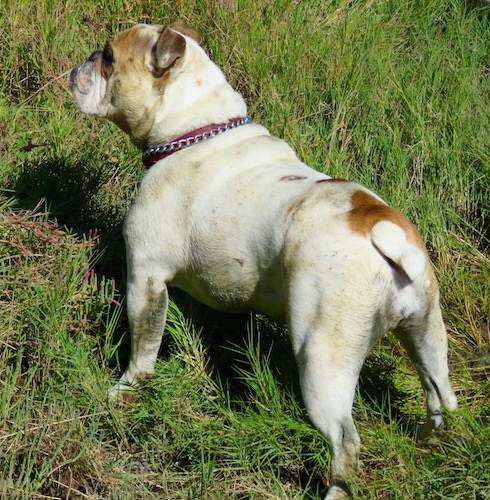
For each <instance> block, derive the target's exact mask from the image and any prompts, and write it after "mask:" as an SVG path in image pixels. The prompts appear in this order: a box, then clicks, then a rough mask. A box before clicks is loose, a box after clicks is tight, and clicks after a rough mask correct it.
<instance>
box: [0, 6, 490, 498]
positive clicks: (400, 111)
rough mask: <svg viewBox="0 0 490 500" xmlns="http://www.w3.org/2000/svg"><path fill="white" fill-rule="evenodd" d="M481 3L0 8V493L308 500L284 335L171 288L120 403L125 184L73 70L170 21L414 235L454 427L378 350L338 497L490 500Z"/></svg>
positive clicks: (314, 465) (306, 447)
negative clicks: (418, 431)
mask: <svg viewBox="0 0 490 500" xmlns="http://www.w3.org/2000/svg"><path fill="white" fill-rule="evenodd" d="M488 9H489V7H488V6H487V5H486V4H485V3H484V2H481V3H480V2H479V1H477V0H474V1H471V0H470V1H466V2H463V1H462V0H449V1H448V0H427V1H424V2H420V1H412V2H408V1H406V0H392V1H389V2H388V1H380V2H375V1H372V0H367V1H365V2H353V1H348V0H347V1H346V0H328V1H323V2H319V1H314V0H308V1H303V2H286V1H285V0H277V1H276V2H267V1H258V2H257V1H255V2H252V1H250V0H240V1H236V0H223V1H219V0H214V1H209V2H205V1H202V0H201V1H199V0H192V1H188V2H181V1H173V2H170V1H161V2H154V1H153V0H133V1H126V0H103V1H100V2H96V3H93V2H88V1H87V0H78V1H77V2H75V1H73V0H68V1H64V2H61V1H58V0H39V1H37V2H35V3H33V2H27V1H26V0H19V1H18V2H3V3H2V4H1V5H0V34H1V39H2V40H4V43H2V44H1V46H0V61H1V70H0V132H1V133H0V179H1V180H0V346H1V348H0V497H1V498H6V499H7V498H8V499H31V498H33V499H34V498H63V499H65V498H90V499H96V498H104V499H105V498H109V499H126V498H127V499H146V498H213V499H221V498H222V499H225V498H240V499H243V498H255V499H263V498H264V499H266V498H305V499H310V498H320V496H321V495H322V494H324V493H325V490H326V485H327V478H328V469H329V461H330V450H329V447H328V443H327V442H326V441H325V439H323V438H322V436H321V435H320V434H319V433H318V432H316V431H315V430H314V429H312V428H311V426H310V424H309V422H308V419H307V416H306V414H305V411H304V409H303V406H302V401H301V397H300V395H299V390H298V383H297V374H296V372H295V368H294V360H293V357H292V353H291V350H290V347H289V343H288V340H287V333H286V332H284V330H283V329H282V327H280V326H278V325H274V324H273V323H270V322H269V321H267V319H265V318H262V317H254V316H250V317H245V318H241V317H238V318H235V317H229V316H226V315H222V314H218V313H214V312H212V311H209V310H208V309H205V308H204V307H202V306H200V305H198V304H196V303H195V302H192V301H191V300H190V299H188V298H187V297H184V296H182V295H181V294H180V293H174V294H172V298H173V299H174V301H173V302H172V304H171V308H170V315H169V322H168V326H167V333H168V334H167V336H166V337H165V340H164V346H163V348H162V353H161V358H160V361H159V363H158V365H157V376H156V378H155V379H154V380H152V381H151V382H149V383H148V387H147V390H146V391H142V392H141V393H140V394H139V396H138V399H137V401H136V402H135V403H134V404H132V405H129V406H126V407H123V408H121V407H118V406H115V405H113V404H111V403H109V402H108V401H107V399H106V391H107V389H108V388H109V387H110V386H111V384H112V383H113V381H114V379H115V378H116V377H117V376H118V375H119V374H120V372H121V370H122V368H123V367H124V365H125V362H126V359H127V348H128V337H127V333H128V332H127V322H126V317H125V312H124V289H125V281H124V247H123V243H122V239H121V223H122V219H123V217H124V213H125V211H126V209H127V207H128V205H129V203H130V202H131V199H132V197H133V196H134V193H135V190H136V189H137V184H138V182H139V179H140V178H141V176H142V174H143V168H142V166H141V165H140V155H139V153H138V151H136V150H135V148H134V147H133V146H131V144H129V142H128V140H127V139H126V138H125V137H124V136H122V134H121V133H119V132H118V131H117V130H116V129H115V128H114V127H113V126H112V125H110V124H107V123H102V122H100V121H98V120H96V119H92V118H89V117H85V116H81V115H80V114H79V113H78V111H77V110H76V109H75V106H74V104H73V102H72V100H71V97H70V95H69V91H68V72H69V70H70V69H71V67H73V66H75V65H77V64H79V63H80V62H81V61H83V60H84V59H85V58H86V57H87V56H88V55H89V54H90V53H91V51H92V50H94V49H95V48H97V47H101V46H103V44H104V43H105V40H106V39H107V38H108V37H112V36H113V35H114V34H115V33H117V31H119V30H120V29H124V28H126V27H130V26H132V25H133V24H134V23H135V22H138V21H144V22H161V23H167V22H170V21H174V20H176V19H178V18H180V19H183V20H185V21H187V22H188V23H189V24H191V25H192V26H194V27H196V28H197V29H198V30H199V31H200V32H201V34H202V35H203V38H204V45H205V47H206V48H207V49H208V50H209V52H210V54H211V55H212V57H213V59H215V60H216V61H217V62H218V63H219V64H220V65H221V66H222V67H223V69H224V71H225V73H226V74H227V76H228V77H229V79H230V80H231V81H232V83H233V84H234V86H235V87H236V88H238V89H239V90H240V91H241V92H242V93H243V94H244V96H245V97H246V99H247V102H248V103H249V106H250V115H251V117H252V118H253V120H255V121H258V122H262V123H264V124H265V125H266V126H268V127H269V128H270V129H271V131H272V132H273V133H274V134H276V135H279V136H282V137H284V138H285V139H287V140H288V141H289V142H290V143H291V144H292V145H293V146H294V148H295V149H296V150H297V151H298V154H299V155H300V156H301V157H302V158H303V159H304V160H305V161H306V162H307V163H309V164H311V165H312V166H314V167H315V168H317V169H319V170H322V171H326V172H328V173H330V174H331V175H333V176H342V177H348V178H350V179H353V180H356V181H359V182H362V183H364V184H366V185H367V186H369V187H371V188H373V189H374V190H376V191H377V192H378V193H379V194H380V195H381V196H383V197H384V198H385V199H386V200H388V201H389V202H390V203H391V204H392V205H394V206H395V207H398V208H399V209H400V210H402V211H403V212H405V213H406V214H407V215H408V216H409V217H410V218H411V219H412V220H413V221H414V222H415V223H416V224H417V225H418V227H420V229H421V231H422V233H423V235H424V237H425V239H426V241H427V242H428V246H429V250H430V253H431V256H432V257H433V260H434V264H435V268H436V272H437V276H438V278H439V280H440V287H441V295H442V302H443V313H444V317H445V319H446V322H447V326H448V331H449V335H450V348H451V350H450V364H451V369H452V381H453V384H454V386H455V388H456V390H457V392H458V397H459V401H460V409H459V410H458V411H457V412H456V413H455V414H454V415H451V416H449V418H448V419H447V427H446V430H445V431H444V433H442V435H441V436H440V438H439V440H438V441H437V442H434V443H432V445H431V446H424V447H423V446H420V445H418V444H416V443H415V442H414V440H413V432H414V430H415V428H416V426H417V424H418V423H419V422H420V421H421V420H423V418H424V408H423V399H422V396H421V389H420V387H419V383H418V380H417V378H416V376H415V374H414V371H413V369H412V367H411V366H410V365H409V363H408V361H407V359H406V357H405V355H404V354H403V352H402V351H401V350H400V347H399V345H398V344H397V343H396V341H395V340H394V339H393V338H391V337H390V336H388V337H387V338H386V339H385V340H383V342H382V343H381V344H380V345H379V346H377V347H376V348H375V349H374V351H373V353H372V354H371V355H370V357H369V359H368V361H367V363H366V367H365V369H364V370H363V373H362V377H361V382H360V384H359V390H358V396H357V397H356V402H355V408H354V413H355V420H356V423H357V425H358V428H359V432H360V435H361V439H362V443H363V447H362V454H361V460H362V466H363V468H362V474H361V477H360V480H359V482H358V484H357V485H356V487H355V488H356V489H355V492H354V497H355V498H373V499H374V498H376V499H378V498H379V499H407V498H414V499H419V498H420V499H427V498H428V499H440V498H457V499H479V500H483V499H488V498H490V486H489V484H490V472H489V471H490V458H489V457H490V455H489V450H490V420H489V419H490V382H489V380H490V379H489V374H490V367H489V357H490V334H489V328H490V326H489V325H490V258H489V250H490V222H489V221H490V204H489V199H490V175H489V173H490V128H489V122H488V109H489V104H490V103H489V89H490V76H489V72H488V67H489V62H490V61H489V56H488V54H490V41H489V38H488V29H489V10H488Z"/></svg>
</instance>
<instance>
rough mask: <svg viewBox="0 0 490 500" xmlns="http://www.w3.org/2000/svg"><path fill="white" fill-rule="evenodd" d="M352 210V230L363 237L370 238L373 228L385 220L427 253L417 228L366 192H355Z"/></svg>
mask: <svg viewBox="0 0 490 500" xmlns="http://www.w3.org/2000/svg"><path fill="white" fill-rule="evenodd" d="M350 202H351V206H352V209H351V211H350V212H349V214H348V224H349V227H350V229H351V230H352V231H353V232H355V233H358V234H361V235H362V236H368V235H369V233H370V232H371V229H372V228H373V226H374V225H375V224H376V223H378V222H380V221H383V220H387V221H390V222H392V223H393V224H396V225H397V226H398V227H400V228H401V229H403V231H404V232H405V234H406V235H407V240H408V241H409V242H410V243H412V244H413V245H415V246H417V247H419V248H420V249H421V250H423V251H424V252H426V249H425V243H424V241H423V240H422V237H421V236H420V234H419V232H418V230H417V229H416V227H415V226H414V225H413V224H412V223H411V222H410V221H409V220H408V219H407V218H406V217H405V216H404V215H403V214H401V213H400V212H398V210H395V209H394V208H391V207H389V206H388V205H386V204H385V203H383V202H382V201H381V200H379V199H378V198H375V197H374V196H373V195H372V194H370V193H367V192H366V191H361V190H358V191H354V193H352V196H351V199H350Z"/></svg>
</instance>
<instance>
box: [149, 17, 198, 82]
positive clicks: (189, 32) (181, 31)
mask: <svg viewBox="0 0 490 500" xmlns="http://www.w3.org/2000/svg"><path fill="white" fill-rule="evenodd" d="M182 35H185V36H188V37H190V38H192V39H193V40H195V41H196V42H197V43H201V37H200V36H199V34H198V33H197V31H194V30H193V29H192V28H189V27H188V26H187V25H186V24H184V23H183V22H181V21H178V22H176V23H173V24H171V25H170V26H167V27H166V28H165V29H164V30H163V31H162V33H161V35H160V37H159V38H158V41H157V43H156V44H155V45H154V47H153V54H152V57H153V70H154V73H155V76H157V77H160V76H162V75H163V73H164V72H165V71H166V70H167V69H169V68H170V67H171V66H172V65H173V64H175V62H176V61H177V60H178V59H179V58H180V57H182V56H183V55H184V52H185V46H186V41H185V38H184V36H182Z"/></svg>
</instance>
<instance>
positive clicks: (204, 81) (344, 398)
mask: <svg viewBox="0 0 490 500" xmlns="http://www.w3.org/2000/svg"><path fill="white" fill-rule="evenodd" d="M71 87H72V92H73V96H74V99H75V101H76V104H77V106H78V108H79V109H80V110H81V111H82V112H84V113H87V114H93V115H98V116H101V117H105V118H108V119H109V120H111V121H113V122H114V123H115V124H116V125H118V126H119V127H120V128H121V129H122V130H123V131H124V132H126V133H127V134H129V136H130V137H131V140H132V141H133V142H134V144H136V146H138V147H139V148H140V149H141V150H142V151H143V158H144V161H145V164H146V165H147V166H148V167H149V170H148V171H147V173H146V174H145V176H144V178H143V180H142V181H141V186H140V188H139V192H138V194H137V197H136V199H135V201H134V203H133V205H132V207H131V209H130V210H129V212H128V214H127V217H126V220H125V224H124V237H125V241H126V246H127V258H128V316H129V320H130V327H131V333H132V349H131V359H130V362H129V366H128V368H127V370H126V372H125V373H124V375H123V376H122V378H121V379H120V381H119V383H118V384H117V385H116V386H114V387H113V388H112V390H111V391H110V394H111V396H114V397H122V398H124V395H126V394H128V391H130V390H131V389H132V387H134V386H136V385H137V384H138V381H140V380H142V379H144V378H146V377H148V376H150V375H151V374H152V373H153V372H154V367H155V362H156V359H157V353H158V349H159V346H160V341H161V337H162V334H163V331H164V326H165V317H166V311H167V303H168V291H167V289H168V287H178V288H181V289H182V290H185V291H186V292H187V293H189V294H190V295H191V296H193V297H194V298H196V299H197V300H200V301H202V302H204V303H205V304H207V305H209V306H211V307H213V308H216V309H219V310H223V311H245V310H250V309H251V310H255V311H259V312H261V313H265V314H267V315H269V316H271V317H272V318H276V319H278V320H284V321H286V323H287V325H288V328H289V331H290V335H291V341H292V345H293V348H294V353H295V356H296V361H297V365H298V370H299V378H300V383H301V390H302V394H303V398H304V403H305V405H306V409H307V411H308V415H309V417H310V419H311V421H312V422H313V424H314V425H315V426H316V427H317V428H318V429H319V430H320V432H322V433H323V434H324V435H325V436H327V437H328V439H329V440H330V442H331V444H332V449H333V459H332V471H331V475H332V479H331V485H330V488H329V490H328V493H327V496H326V498H328V499H333V498H335V499H337V498H344V497H346V496H347V495H348V493H347V492H348V486H347V484H348V482H349V481H350V480H351V479H352V476H353V475H355V474H356V471H357V469H358V456H359V448H360V440H359V435H358V433H357V431H356V428H355V426H354V422H353V420H352V415H351V413H352V404H353V399H354V393H355V388H356V384H357V381H358V377H359V372H360V370H361V367H362V365H363V362H364V360H365V358H366V355H367V354H368V352H369V350H370V349H371V347H372V346H373V344H374V343H375V342H376V341H377V340H378V339H379V338H380V337H381V336H382V335H383V333H385V332H386V331H388V330H393V331H394V332H395V334H396V335H397V336H398V338H399V339H400V340H401V342H402V344H403V345H404V346H405V348H406V350H407V352H408V354H409V355H410V358H411V359H412V361H413V363H414V364H415V366H416V368H417V370H418V373H419V376H420V380H421V382H422V386H423V389H424V391H425V394H426V397H427V413H428V415H427V422H426V424H425V426H424V427H423V428H422V431H421V435H422V436H428V435H430V434H431V433H432V432H433V431H434V430H436V429H437V428H438V427H440V426H441V424H442V421H443V420H442V416H441V406H445V407H446V408H448V409H450V410H453V409H455V408H456V405H457V402H456V397H455V395H454V393H453V391H452V389H451V387H450V384H449V380H448V365H447V336H446V330H445V327H444V324H443V320H442V317H441V311H440V307H439V292H438V286H437V282H436V278H435V276H434V273H433V270H432V267H431V263H430V262H429V257H428V255H427V251H426V249H425V246H424V243H423V241H422V239H421V237H420V235H419V233H418V232H417V230H416V229H415V227H414V226H413V225H412V224H411V223H410V222H408V220H407V219H406V218H405V217H404V216H403V215H402V214H400V213H399V212H397V211H396V210H394V209H392V208H390V207H388V206H387V205H386V204H385V203H384V202H383V201H382V200H381V199H380V198H379V197H378V196H376V195H375V194H373V193H372V192H370V191H368V190H367V189H366V188H364V187H362V186H360V185H358V184H355V183H353V182H348V181H344V180H340V179H332V178H330V177H328V176H327V175H324V174H322V173H319V172H317V171H315V170H313V169H311V168H310V167H308V166H307V165H305V164H304V163H302V162H301V161H300V160H299V159H298V158H297V156H296V154H295V153H294V151H293V150H292V149H291V148H290V147H289V146H288V145H287V144H286V143H285V142H284V141H282V140H281V139H278V138H276V137H273V136H271V135H270V134H269V132H268V131H267V130H266V129H265V128H264V127H262V126H261V125H257V124H253V123H251V122H250V121H249V120H248V118H247V108H246V105H245V102H244V100H243V98H242V96H241V95H239V94H238V93H237V92H235V91H234V90H233V89H232V87H231V86H230V85H229V84H228V83H227V81H226V79H225V77H224V75H223V73H222V72H221V70H220V69H219V68H218V67H217V66H216V65H215V64H214V63H213V62H211V61H210V59H209V58H208V56H207V55H206V53H205V51H204V50H203V49H202V48H201V47H200V37H199V35H198V34H197V33H196V32H195V31H194V30H192V29H191V28H189V27H187V26H185V25H184V24H183V23H180V22H179V23H175V24H172V25H170V26H167V27H164V26H147V25H137V26H135V27H134V28H132V29H130V30H127V31H124V32H123V33H121V34H120V35H119V36H117V37H116V38H115V39H114V40H113V41H111V42H108V43H107V44H106V46H105V48H104V50H103V51H102V52H100V51H98V52H94V53H93V54H92V55H91V56H90V57H89V59H88V60H87V61H86V62H85V63H84V64H83V65H82V66H80V67H79V68H75V69H74V70H73V71H72V74H71ZM150 167H151V168H150Z"/></svg>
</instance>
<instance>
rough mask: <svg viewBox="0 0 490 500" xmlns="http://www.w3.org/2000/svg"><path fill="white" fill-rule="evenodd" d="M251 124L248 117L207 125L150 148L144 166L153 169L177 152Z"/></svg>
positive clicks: (145, 154)
mask: <svg viewBox="0 0 490 500" xmlns="http://www.w3.org/2000/svg"><path fill="white" fill-rule="evenodd" d="M247 123H250V120H249V118H248V117H244V118H234V119H232V120H229V121H227V122H226V123H221V124H219V125H218V124H215V123H213V124H211V125H206V126H205V127H200V128H198V129H197V130H193V131H192V132H189V133H187V134H185V135H183V136H181V137H179V138H178V139H175V140H173V141H170V142H167V143H165V144H162V145H160V146H154V147H151V148H148V149H147V150H146V151H144V152H143V164H144V165H145V167H146V168H150V167H152V166H153V165H154V164H155V163H156V162H158V161H160V160H163V159H164V158H166V157H167V156H170V155H171V154H173V153H176V152H177V151H180V150H182V149H185V148H188V147H189V146H194V145H195V144H198V143H199V142H202V141H206V140H207V139H211V138H212V137H216V136H217V135H221V134H224V133H225V132H228V131H229V130H232V129H234V128H237V127H241V126H242V125H246V124H247Z"/></svg>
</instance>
